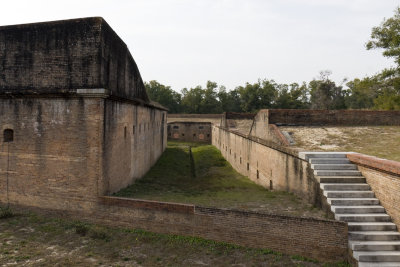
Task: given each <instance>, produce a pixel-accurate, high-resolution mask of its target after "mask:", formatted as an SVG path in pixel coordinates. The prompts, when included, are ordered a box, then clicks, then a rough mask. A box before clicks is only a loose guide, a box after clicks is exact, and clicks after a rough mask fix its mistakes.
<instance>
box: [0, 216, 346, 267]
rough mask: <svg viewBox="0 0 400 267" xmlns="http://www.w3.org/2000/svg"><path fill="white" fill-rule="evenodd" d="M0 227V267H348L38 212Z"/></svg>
mask: <svg viewBox="0 0 400 267" xmlns="http://www.w3.org/2000/svg"><path fill="white" fill-rule="evenodd" d="M0 229H1V232H0V265H9V264H13V265H17V266H25V265H28V266H137V265H141V266H199V265H208V266H230V265H234V264H236V265H238V266H307V267H311V266H330V267H339V266H340V267H345V266H349V265H347V264H346V263H324V262H319V261H316V260H313V259H308V258H305V257H301V256H290V255H285V254H281V253H279V252H275V251H272V250H268V249H254V248H247V247H243V246H238V245H233V244H229V243H225V242H215V241H211V240H206V239H203V238H198V237H188V236H180V235H171V234H157V233H151V232H147V231H143V230H140V229H127V228H117V227H107V226H101V225H96V224H91V223H87V222H82V221H75V220H68V219H59V218H58V219H57V218H49V217H46V216H43V215H38V214H34V213H30V214H17V215H16V216H14V217H8V218H4V219H2V220H0Z"/></svg>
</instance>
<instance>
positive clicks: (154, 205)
mask: <svg viewBox="0 0 400 267" xmlns="http://www.w3.org/2000/svg"><path fill="white" fill-rule="evenodd" d="M99 200H100V203H101V204H103V205H107V206H115V205H116V206H119V207H127V208H135V209H149V210H158V211H168V212H178V213H188V214H193V213H194V210H195V206H194V205H190V204H180V203H171V202H160V201H152V200H143V199H134V198H123V197H112V196H102V197H99Z"/></svg>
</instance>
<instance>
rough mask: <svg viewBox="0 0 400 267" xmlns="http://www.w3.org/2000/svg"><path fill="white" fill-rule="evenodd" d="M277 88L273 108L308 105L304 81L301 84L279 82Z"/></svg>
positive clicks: (306, 106)
mask: <svg viewBox="0 0 400 267" xmlns="http://www.w3.org/2000/svg"><path fill="white" fill-rule="evenodd" d="M277 89H278V91H277V96H276V101H275V105H274V106H275V108H289V109H306V108H308V107H309V102H308V88H307V85H306V84H305V83H304V84H303V85H302V86H299V84H297V83H292V84H290V85H287V84H280V85H278V86H277Z"/></svg>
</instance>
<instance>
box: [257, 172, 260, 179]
mask: <svg viewBox="0 0 400 267" xmlns="http://www.w3.org/2000/svg"><path fill="white" fill-rule="evenodd" d="M259 178H260V173H259V172H258V170H257V179H259Z"/></svg>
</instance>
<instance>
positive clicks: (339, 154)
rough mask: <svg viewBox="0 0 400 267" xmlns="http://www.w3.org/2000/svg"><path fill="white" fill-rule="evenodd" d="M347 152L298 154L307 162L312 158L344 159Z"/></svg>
mask: <svg viewBox="0 0 400 267" xmlns="http://www.w3.org/2000/svg"><path fill="white" fill-rule="evenodd" d="M347 154H349V152H299V157H300V158H301V159H305V160H309V159H314V158H346V155H347Z"/></svg>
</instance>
